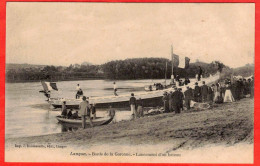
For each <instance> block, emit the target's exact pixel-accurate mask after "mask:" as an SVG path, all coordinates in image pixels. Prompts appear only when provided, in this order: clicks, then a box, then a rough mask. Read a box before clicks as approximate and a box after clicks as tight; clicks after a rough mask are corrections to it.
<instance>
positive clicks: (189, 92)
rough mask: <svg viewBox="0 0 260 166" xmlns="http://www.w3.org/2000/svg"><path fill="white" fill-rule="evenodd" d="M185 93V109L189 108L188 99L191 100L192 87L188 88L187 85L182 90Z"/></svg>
mask: <svg viewBox="0 0 260 166" xmlns="http://www.w3.org/2000/svg"><path fill="white" fill-rule="evenodd" d="M184 95H185V105H186V108H187V110H189V109H190V101H191V100H192V97H193V93H192V89H191V88H189V86H187V90H186V91H185V92H184Z"/></svg>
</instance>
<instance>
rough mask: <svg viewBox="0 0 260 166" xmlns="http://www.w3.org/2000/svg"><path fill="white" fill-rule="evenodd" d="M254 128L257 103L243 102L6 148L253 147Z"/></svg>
mask: <svg viewBox="0 0 260 166" xmlns="http://www.w3.org/2000/svg"><path fill="white" fill-rule="evenodd" d="M253 126H254V99H250V98H244V99H242V100H240V101H237V102H233V103H224V104H219V105H218V104H216V105H214V106H213V108H210V109H207V110H200V111H196V110H193V111H183V112H182V113H181V114H173V113H164V114H158V115H153V116H146V117H143V118H140V119H135V120H131V121H121V122H118V123H110V124H108V125H105V126H98V127H94V128H87V129H85V130H83V129H79V130H77V131H71V132H65V133H58V134H57V133H56V134H48V135H41V136H31V137H16V138H6V139H5V146H6V148H12V147H13V146H14V144H36V145H37V144H51V145H66V146H71V147H81V148H89V147H95V146H99V145H120V146H121V145H133V146H134V145H140V146H144V145H149V144H151V145H154V146H155V145H156V144H164V143H167V144H171V145H172V148H171V149H172V150H173V151H175V150H180V149H189V148H191V149H193V148H202V147H204V146H207V145H218V144H224V145H227V146H234V145H235V144H238V143H246V144H253V142H254V136H253V134H254V130H253V129H254V127H253ZM176 142H178V143H177V144H176Z"/></svg>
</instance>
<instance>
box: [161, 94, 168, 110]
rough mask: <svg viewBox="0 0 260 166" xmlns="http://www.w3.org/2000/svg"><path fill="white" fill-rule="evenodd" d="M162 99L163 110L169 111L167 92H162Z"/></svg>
mask: <svg viewBox="0 0 260 166" xmlns="http://www.w3.org/2000/svg"><path fill="white" fill-rule="evenodd" d="M162 100H163V107H164V112H169V96H168V94H167V92H164V94H163V98H162Z"/></svg>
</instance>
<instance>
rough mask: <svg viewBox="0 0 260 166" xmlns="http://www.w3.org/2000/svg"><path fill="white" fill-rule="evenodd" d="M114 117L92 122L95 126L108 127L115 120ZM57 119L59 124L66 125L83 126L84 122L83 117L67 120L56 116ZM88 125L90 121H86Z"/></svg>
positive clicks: (99, 118)
mask: <svg viewBox="0 0 260 166" xmlns="http://www.w3.org/2000/svg"><path fill="white" fill-rule="evenodd" d="M113 118H114V116H108V117H97V118H96V119H93V120H92V123H93V125H94V126H101V125H107V124H109V123H110V122H111V121H112V120H113ZM56 119H57V120H58V121H59V123H66V124H71V125H81V124H82V120H81V117H80V118H78V119H66V118H64V117H62V116H60V115H59V116H56ZM86 125H87V126H88V125H90V123H89V120H86Z"/></svg>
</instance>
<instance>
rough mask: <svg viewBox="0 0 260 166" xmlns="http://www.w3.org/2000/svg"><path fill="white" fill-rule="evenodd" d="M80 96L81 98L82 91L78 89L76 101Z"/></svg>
mask: <svg viewBox="0 0 260 166" xmlns="http://www.w3.org/2000/svg"><path fill="white" fill-rule="evenodd" d="M81 96H83V91H82V89H81V88H80V89H79V90H78V91H77V94H76V99H79V98H80V97H81Z"/></svg>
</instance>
